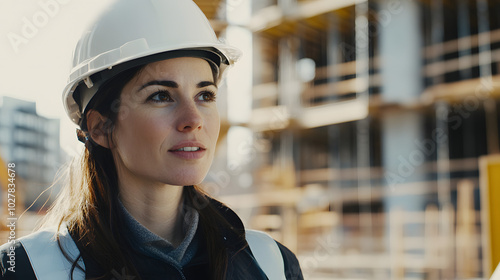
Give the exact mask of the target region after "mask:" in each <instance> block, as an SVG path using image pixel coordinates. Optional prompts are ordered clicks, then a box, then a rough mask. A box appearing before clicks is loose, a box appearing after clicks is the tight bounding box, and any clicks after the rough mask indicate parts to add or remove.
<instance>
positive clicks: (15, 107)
mask: <svg viewBox="0 0 500 280" xmlns="http://www.w3.org/2000/svg"><path fill="white" fill-rule="evenodd" d="M0 100H1V102H0V156H1V157H2V159H3V160H4V162H5V163H15V165H16V167H15V171H16V175H17V178H19V179H20V180H18V182H20V183H19V185H18V189H17V191H18V192H19V194H21V193H22V194H23V200H24V206H25V207H28V206H30V205H31V204H32V203H33V202H34V201H35V200H36V198H37V197H38V196H39V195H40V194H41V193H42V192H43V191H44V190H46V189H47V188H48V187H49V186H51V185H52V183H53V181H54V178H55V175H56V173H57V171H58V169H59V168H60V166H61V165H62V163H64V162H65V161H66V160H65V153H64V152H63V151H62V150H61V147H60V144H59V120H58V119H49V118H46V117H43V116H40V115H38V114H37V111H36V103H34V102H29V101H24V100H20V99H16V98H11V97H0ZM21 180H22V182H21ZM20 187H22V188H23V189H22V190H19V188H20ZM58 190H59V188H58V187H55V188H54V189H53V191H52V195H51V198H50V201H52V200H53V199H54V198H55V196H56V194H57V193H56V192H57V191H58ZM48 195H49V194H48V193H47V194H44V195H43V196H41V197H40V198H39V199H38V200H37V202H36V203H35V204H34V205H33V208H32V210H38V209H39V207H41V206H42V205H43V204H44V203H45V201H46V199H47V198H48ZM18 207H19V206H18Z"/></svg>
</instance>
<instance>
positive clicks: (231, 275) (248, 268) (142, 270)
mask: <svg viewBox="0 0 500 280" xmlns="http://www.w3.org/2000/svg"><path fill="white" fill-rule="evenodd" d="M212 203H213V204H214V206H216V208H217V209H218V210H219V212H220V213H221V214H222V215H223V216H224V217H225V218H226V220H227V221H228V222H229V223H230V224H231V225H232V226H233V227H234V228H236V229H239V230H242V231H244V227H243V223H242V222H241V220H240V219H239V217H238V216H237V215H236V214H235V213H234V212H233V211H232V210H230V209H229V208H227V207H225V206H223V205H222V204H220V203H218V202H217V201H215V200H214V201H212ZM201 234H202V230H201V229H200V228H198V230H197V232H196V235H197V237H200V235H201ZM223 234H224V240H225V245H226V246H225V247H226V248H225V249H226V250H227V252H228V256H229V258H228V259H229V264H228V271H227V279H228V280H229V279H238V280H245V279H248V280H250V279H252V280H253V279H264V280H265V279H267V277H266V275H265V274H264V272H263V271H262V270H261V269H260V267H259V265H258V263H257V261H256V260H255V258H254V256H253V254H252V252H251V250H250V248H249V247H248V246H245V245H246V244H241V241H240V239H239V238H237V236H236V234H235V233H233V232H232V231H227V232H224V233H223ZM73 239H75V238H73ZM198 240H203V239H201V238H199V239H198ZM76 244H77V246H80V244H78V242H76ZM10 246H12V245H11V244H8V243H7V244H4V245H2V246H1V247H0V272H1V277H0V279H9V280H10V279H22V280H31V279H36V277H35V274H34V271H33V268H32V267H31V264H30V261H29V258H28V256H27V254H26V251H25V250H24V248H23V246H22V244H21V243H20V242H16V244H15V266H16V269H15V272H12V271H10V270H9V269H8V268H9V267H11V264H9V258H10V256H9V252H10V250H9V247H10ZM242 247H244V249H243V250H241V248H242ZM278 247H279V249H280V251H281V254H282V256H283V261H284V265H285V276H286V279H287V280H300V279H303V276H302V272H301V269H300V266H299V263H298V261H297V258H296V257H295V255H294V254H293V253H292V252H291V251H290V250H288V249H287V248H286V247H285V246H283V245H282V244H280V243H278ZM10 255H12V252H10ZM47 257H48V258H50V256H47ZM82 258H83V261H84V263H85V271H86V278H87V279H89V278H93V277H96V276H99V275H102V271H101V269H100V268H99V265H98V264H96V263H95V262H94V261H93V259H92V258H90V257H88V256H85V255H82ZM132 259H133V262H134V264H135V267H136V268H137V270H138V272H139V274H140V275H141V278H142V279H144V280H147V279H175V280H177V279H179V280H180V279H183V280H184V279H186V280H189V279H207V275H208V258H207V250H206V247H205V244H200V246H198V250H197V251H196V253H195V255H194V257H193V258H192V259H191V261H190V262H189V263H188V264H186V265H184V266H183V267H180V268H179V267H176V266H175V265H172V264H171V263H168V262H164V261H160V260H157V259H154V258H151V257H149V256H146V255H144V254H141V253H140V252H135V253H134V254H133V255H132ZM113 275H114V278H111V279H116V280H121V279H132V278H131V277H127V275H124V274H123V271H114V272H113ZM54 280H58V279H54ZM271 280H272V279H271Z"/></svg>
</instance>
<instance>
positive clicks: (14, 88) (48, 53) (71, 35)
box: [0, 0, 110, 155]
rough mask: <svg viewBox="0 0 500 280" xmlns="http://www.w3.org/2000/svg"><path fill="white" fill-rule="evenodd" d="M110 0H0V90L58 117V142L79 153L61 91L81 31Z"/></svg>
mask: <svg viewBox="0 0 500 280" xmlns="http://www.w3.org/2000/svg"><path fill="white" fill-rule="evenodd" d="M109 2H110V1H109V0H85V1H81V0H22V1H19V0H2V1H0V96H10V97H15V98H19V99H23V100H28V101H34V102H36V103H37V112H38V114H40V115H42V116H45V117H48V118H59V119H60V120H61V146H62V147H63V149H64V150H65V151H66V152H68V153H69V154H70V155H75V153H78V151H79V147H81V146H82V145H79V144H78V142H77V140H76V136H75V132H74V131H75V128H76V125H74V124H72V122H71V121H70V120H69V118H68V117H67V116H66V114H65V111H64V108H63V106H62V101H61V100H62V91H63V89H64V87H65V86H66V82H67V78H68V74H69V71H70V66H71V55H72V52H73V49H74V46H75V45H76V42H77V41H78V39H79V37H80V34H81V32H82V30H83V29H84V27H85V26H87V25H88V22H89V21H91V20H92V19H93V18H95V15H96V14H98V13H99V11H101V10H102V9H103V8H104V7H106V6H107V5H109Z"/></svg>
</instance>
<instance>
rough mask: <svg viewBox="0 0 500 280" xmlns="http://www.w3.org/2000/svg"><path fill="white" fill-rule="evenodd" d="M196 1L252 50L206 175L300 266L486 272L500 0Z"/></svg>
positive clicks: (490, 254) (403, 274)
mask: <svg viewBox="0 0 500 280" xmlns="http://www.w3.org/2000/svg"><path fill="white" fill-rule="evenodd" d="M196 2H197V3H198V4H200V6H201V7H202V8H203V9H205V10H209V7H211V9H212V12H211V13H212V14H211V15H212V18H214V21H213V23H214V25H215V26H216V28H217V29H218V30H219V31H220V34H221V35H222V36H223V37H225V38H226V39H227V40H228V41H229V42H230V43H232V42H236V45H238V44H245V45H239V47H240V48H243V49H244V56H246V58H244V59H247V60H248V61H244V62H243V65H244V66H242V68H241V69H237V67H238V66H236V67H235V69H234V70H233V73H238V72H239V71H248V72H245V74H243V75H242V76H244V77H239V78H238V77H233V76H229V77H228V84H227V91H228V99H229V101H228V103H227V104H230V105H227V104H226V103H224V104H222V105H221V106H227V108H226V109H227V115H224V116H225V117H226V118H225V121H224V123H223V127H225V128H226V130H227V131H226V132H227V137H226V138H225V139H224V140H222V141H221V142H222V143H221V148H220V149H222V150H223V152H222V153H221V154H220V155H219V158H218V160H217V162H216V164H214V167H213V171H212V172H211V173H210V174H209V176H208V182H207V189H208V190H209V191H211V192H212V193H214V194H216V195H218V196H219V197H220V198H221V199H222V200H223V201H224V202H227V203H228V204H229V205H230V206H231V207H232V208H234V209H235V210H236V211H237V212H238V213H239V214H240V216H241V217H243V218H244V219H245V223H246V225H247V226H249V227H252V228H258V229H263V230H266V231H268V232H270V233H271V234H272V235H273V236H274V237H275V238H276V239H277V240H279V241H281V242H283V243H284V244H286V245H287V246H288V247H289V248H291V249H292V250H293V251H294V252H295V253H297V255H298V257H299V259H300V261H301V265H302V269H303V271H304V274H305V275H306V279H478V278H481V277H482V278H488V277H489V275H491V271H492V270H493V269H494V268H495V266H496V263H498V261H500V258H499V257H498V249H496V251H495V246H498V244H496V243H495V242H494V240H493V241H491V239H490V238H489V236H491V235H492V234H494V233H495V231H494V230H495V228H496V226H495V225H491V223H490V220H491V219H493V218H494V217H493V216H491V215H489V213H490V212H492V213H494V212H493V211H492V209H493V207H496V206H495V205H494V204H493V203H488V201H490V200H493V198H494V197H495V193H494V192H495V190H494V188H492V187H493V185H494V184H493V183H494V182H500V181H498V179H495V176H496V175H495V174H497V173H496V172H495V170H496V169H495V168H497V167H496V166H497V161H498V159H497V158H496V157H495V156H494V155H495V154H498V153H499V138H498V131H499V112H498V110H497V107H498V106H497V105H498V102H499V98H498V96H499V92H500V91H499V89H500V87H499V86H500V84H499V82H500V76H498V75H499V70H500V66H499V65H500V64H498V63H499V62H500V17H498V14H500V1H496V0H489V1H486V0H457V1H448V0H436V1H430V0H423V1H412V0H379V1H371V0H370V1H366V0H335V1H332V0H304V1H300V0H274V1H273V0H258V1H243V0H241V1H227V3H226V2H224V1H219V2H218V1H196ZM221 10H222V11H221ZM217 11H218V12H217ZM232 14H237V15H238V16H237V17H235V16H234V15H233V16H232ZM226 22H227V25H226V24H225V23H226ZM222 23H224V24H222ZM237 38H240V39H237ZM241 38H242V39H241ZM242 42H245V43H242ZM248 50H250V51H248ZM233 73H230V74H233ZM240 73H241V72H240ZM235 75H238V74H235ZM239 75H241V74H239ZM232 79H236V80H238V83H237V84H236V85H235V84H232V83H234V82H232ZM232 96H233V97H232ZM234 96H236V97H234ZM231 99H232V101H231ZM235 100H236V103H238V102H239V103H245V102H246V103H248V104H251V107H250V105H248V106H249V108H246V109H245V108H244V107H241V108H240V107H238V108H239V109H238V110H239V111H236V112H233V113H231V110H233V111H234V108H232V107H233V106H236V105H235V104H236V103H235ZM247 101H251V102H247ZM224 151H225V152H224ZM497 187H498V186H497ZM496 197H498V198H500V196H498V195H496ZM499 211H500V210H499ZM496 218H497V219H498V216H497V217H496Z"/></svg>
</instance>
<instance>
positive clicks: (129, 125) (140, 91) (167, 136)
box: [111, 57, 220, 186]
mask: <svg viewBox="0 0 500 280" xmlns="http://www.w3.org/2000/svg"><path fill="white" fill-rule="evenodd" d="M216 94H217V86H216V85H215V83H214V78H213V75H212V70H211V68H210V66H209V64H208V62H207V61H205V60H203V59H201V58H191V57H182V58H174V59H168V60H164V61H159V62H155V63H151V64H148V65H146V66H145V68H144V69H143V70H142V71H140V72H139V74H138V75H136V77H134V78H133V79H132V80H130V81H129V82H128V83H127V84H126V85H125V87H124V88H123V90H122V93H121V102H120V107H119V113H118V118H117V120H116V123H115V129H114V131H113V143H114V144H113V147H112V149H111V150H112V153H113V156H114V158H115V162H116V166H117V171H118V177H119V181H120V182H121V183H123V182H127V183H135V184H143V185H151V184H153V185H158V184H160V185H165V184H166V185H178V186H187V185H194V184H198V183H200V182H201V181H202V180H203V178H204V177H205V176H206V174H207V172H208V169H209V168H210V165H211V163H212V160H213V157H214V152H215V144H216V142H217V138H218V135H219V128H220V122H219V113H218V111H217V107H216V104H215V97H216Z"/></svg>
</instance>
